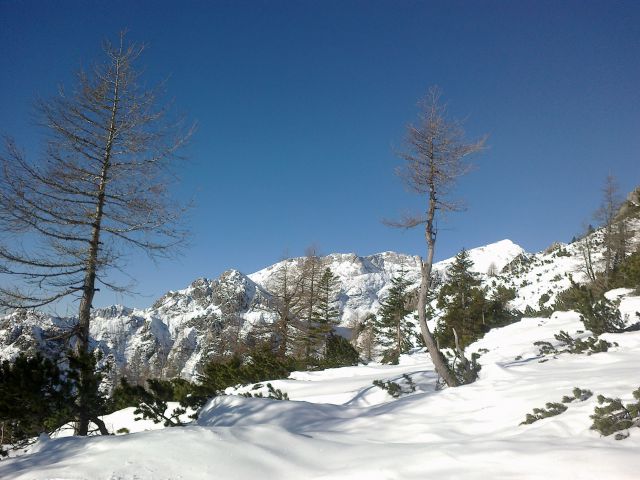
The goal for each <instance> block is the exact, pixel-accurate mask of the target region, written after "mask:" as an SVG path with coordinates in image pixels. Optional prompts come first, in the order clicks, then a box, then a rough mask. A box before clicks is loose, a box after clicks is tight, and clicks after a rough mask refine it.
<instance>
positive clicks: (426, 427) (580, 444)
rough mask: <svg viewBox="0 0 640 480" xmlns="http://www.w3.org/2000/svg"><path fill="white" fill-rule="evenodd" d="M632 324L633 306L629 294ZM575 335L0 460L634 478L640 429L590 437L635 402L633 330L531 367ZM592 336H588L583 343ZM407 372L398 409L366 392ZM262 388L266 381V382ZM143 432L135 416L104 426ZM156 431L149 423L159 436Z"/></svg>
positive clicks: (80, 473) (39, 466) (409, 361)
mask: <svg viewBox="0 0 640 480" xmlns="http://www.w3.org/2000/svg"><path fill="white" fill-rule="evenodd" d="M621 305H622V307H623V309H624V312H625V313H629V314H635V311H633V309H634V308H637V307H638V306H640V297H628V296H627V297H624V298H623V299H622V304H621ZM583 329H584V327H583V325H582V323H581V322H580V321H579V316H578V315H577V314H576V313H573V312H557V313H555V314H554V315H553V316H552V317H551V318H549V319H539V318H535V319H534V318H525V319H523V320H522V321H520V322H518V323H515V324H513V325H510V326H507V327H504V328H501V329H495V330H492V331H491V332H489V333H488V334H487V335H486V336H485V337H484V338H483V339H482V340H480V341H478V342H476V343H475V344H473V345H472V346H471V347H470V348H469V351H478V350H480V351H484V350H481V349H486V350H488V352H487V353H484V354H483V355H482V357H481V359H480V363H482V365H483V369H482V371H481V373H480V379H479V380H478V381H477V382H475V383H473V384H471V385H466V386H462V387H459V388H455V389H445V390H441V391H436V389H435V382H436V376H435V374H434V372H433V367H432V365H431V362H430V361H429V359H428V355H426V354H425V353H423V352H415V353H413V354H411V355H406V356H403V357H402V359H401V362H400V364H399V365H395V366H387V365H380V364H369V365H362V366H358V367H346V368H340V369H330V370H326V371H322V372H294V373H293V374H292V375H291V376H290V378H289V379H285V380H275V381H273V382H271V383H272V384H273V386H274V387H275V388H280V389H282V390H283V391H286V392H287V393H288V394H289V396H290V398H291V399H292V400H291V401H276V400H269V399H264V398H244V397H239V396H236V395H227V396H221V397H218V398H215V399H212V400H211V401H210V402H209V403H208V404H207V405H206V406H205V407H204V409H203V411H202V413H201V415H200V418H199V419H198V421H197V422H196V423H194V424H192V425H190V426H187V427H184V428H168V429H162V430H155V431H144V432H140V433H133V434H129V435H119V436H113V437H92V438H88V439H84V438H75V437H69V438H59V439H53V440H49V439H43V440H42V441H40V442H39V443H38V444H37V445H36V447H35V448H34V450H33V452H32V453H31V454H29V455H25V456H22V457H19V458H16V459H12V460H8V461H3V462H0V478H3V479H4V478H7V479H9V478H16V479H51V478H65V479H71V478H73V479H116V478H118V479H134V478H135V479H178V478H181V479H210V478H233V479H245V478H247V479H248V478H256V477H260V478H269V479H271V478H273V479H289V478H291V479H303V478H304V479H367V480H373V479H403V480H404V479H424V478H440V479H459V478H465V479H482V480H486V479H545V480H548V479H550V478H576V479H596V478H597V479H599V480H602V479H609V478H615V479H635V478H638V477H637V475H638V451H639V450H638V449H639V447H640V430H639V429H635V430H637V431H632V432H631V436H630V437H629V438H627V439H626V440H622V441H616V440H614V439H613V438H612V437H600V435H599V434H598V433H597V432H595V431H592V430H590V428H589V427H590V425H591V419H590V418H589V415H591V414H592V413H593V409H594V407H595V405H596V396H597V395H598V394H603V395H605V396H613V397H620V398H622V399H623V400H624V401H630V400H631V392H632V390H634V389H635V388H637V387H638V386H640V369H639V368H638V365H640V332H629V333H624V334H607V335H605V336H604V337H603V338H605V339H607V340H608V341H610V342H614V341H615V342H617V343H618V344H619V346H618V347H613V348H611V349H610V350H609V351H608V352H605V353H597V354H593V355H590V356H587V355H572V354H568V353H564V354H560V355H557V356H555V357H553V356H549V357H546V358H545V360H546V361H544V362H540V360H542V359H541V358H540V357H539V356H538V348H537V347H535V346H534V345H533V342H534V341H537V340H545V341H550V342H551V343H557V342H556V341H555V339H554V338H553V335H554V334H555V333H558V332H559V331H560V330H565V331H568V332H569V333H570V334H572V335H576V334H577V332H578V331H581V330H583ZM578 335H582V336H587V335H588V332H586V333H582V334H578ZM405 373H406V374H409V375H410V376H411V378H412V379H413V380H414V381H415V383H416V385H417V389H416V392H415V393H413V394H409V395H406V396H403V397H401V398H399V399H393V398H392V397H391V396H390V395H388V394H387V393H386V392H384V391H382V390H381V389H379V388H377V387H374V386H373V385H372V381H373V380H375V379H380V380H398V379H400V378H401V377H402V374H405ZM265 384H266V382H265ZM574 387H580V388H583V389H584V388H587V389H590V390H592V391H593V393H594V396H593V397H591V398H589V399H588V400H586V401H584V402H573V403H571V404H568V410H567V411H566V412H564V413H562V414H561V415H559V416H555V417H551V418H546V419H543V420H540V421H538V422H536V423H534V424H531V425H522V426H520V425H519V423H520V422H522V421H523V420H524V418H525V415H526V414H527V413H530V412H531V411H532V409H533V408H535V407H544V406H545V403H547V402H559V401H560V400H561V398H562V397H563V396H564V395H571V391H572V389H573V388H574ZM106 420H107V421H108V422H109V424H110V425H113V427H114V428H116V427H117V428H121V427H123V426H124V427H128V428H130V429H131V430H132V431H135V429H139V428H140V425H139V424H136V422H132V421H131V415H130V412H127V411H121V412H116V414H113V415H112V416H109V417H107V418H106ZM156 428H157V426H156Z"/></svg>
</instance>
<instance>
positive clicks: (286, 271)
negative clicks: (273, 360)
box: [268, 259, 305, 357]
mask: <svg viewBox="0 0 640 480" xmlns="http://www.w3.org/2000/svg"><path fill="white" fill-rule="evenodd" d="M268 288H269V292H270V293H271V295H272V298H273V308H274V310H275V312H276V319H275V321H274V322H273V324H271V325H269V326H268V328H269V330H271V333H272V334H273V336H274V337H275V340H276V342H277V345H278V354H279V355H280V356H283V357H284V356H285V355H287V354H288V353H289V351H290V350H291V348H292V346H293V343H294V340H295V336H296V332H297V331H298V330H300V328H301V322H300V316H301V313H302V312H303V311H304V307H305V305H304V302H303V300H302V298H303V297H302V291H303V277H302V275H301V274H300V269H299V266H298V265H295V261H294V260H291V259H286V260H284V261H282V262H281V263H280V265H279V267H278V269H277V270H276V272H275V273H274V276H273V281H272V283H270V284H269V286H268Z"/></svg>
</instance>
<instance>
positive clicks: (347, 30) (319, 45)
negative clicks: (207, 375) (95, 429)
mask: <svg viewBox="0 0 640 480" xmlns="http://www.w3.org/2000/svg"><path fill="white" fill-rule="evenodd" d="M125 27H126V28H128V29H129V31H130V34H129V38H130V39H131V40H133V41H143V42H146V43H147V44H148V45H149V49H148V51H147V52H146V54H145V56H144V57H143V61H142V63H143V64H144V65H145V66H146V69H147V79H148V80H149V81H150V82H151V83H152V82H154V81H155V80H157V79H160V78H163V77H165V76H170V80H169V86H168V89H169V92H170V95H171V97H173V98H174V99H175V103H176V105H178V106H179V108H180V109H181V111H184V112H186V113H187V114H188V115H189V116H190V117H191V118H193V119H195V120H197V121H198V123H199V129H198V132H197V134H196V136H195V138H194V140H193V143H192V145H191V147H190V148H189V152H188V153H189V156H190V158H191V160H190V162H189V163H187V164H186V165H185V166H184V169H183V170H182V172H181V177H182V183H181V188H180V190H179V191H178V192H177V195H178V196H179V197H182V198H186V197H187V196H189V195H191V194H193V193H195V200H196V207H195V208H194V209H193V210H192V212H191V215H190V217H191V218H190V224H191V227H192V232H193V235H192V240H191V243H192V245H191V247H190V248H189V249H188V250H186V251H185V252H184V254H183V255H182V256H181V257H180V258H178V259H177V260H173V261H163V262H162V263H160V264H158V265H154V264H153V263H151V262H149V261H148V260H146V258H145V257H143V256H135V255H134V256H132V258H131V259H130V262H129V264H128V265H127V269H128V271H129V272H130V274H131V275H132V276H133V277H135V278H136V279H138V286H137V290H138V291H139V292H140V294H141V295H134V296H130V297H124V298H123V297H121V296H115V295H110V294H108V293H107V292H100V294H99V296H98V298H96V305H97V306H102V305H106V304H111V303H114V302H120V303H125V304H128V305H132V306H146V305H149V304H150V303H152V301H153V300H154V299H155V298H156V297H157V296H159V295H160V294H162V293H163V292H165V291H167V290H169V289H178V288H183V287H184V286H186V285H187V284H188V283H190V282H191V281H192V280H193V279H195V278H196V277H199V276H207V277H215V276H217V275H219V274H220V273H221V272H222V271H224V270H225V269H228V268H237V269H239V270H241V271H243V272H245V273H251V272H253V271H256V270H258V269H260V268H262V267H264V266H267V265H269V264H271V263H274V262H276V261H278V260H279V259H280V258H281V257H282V255H283V254H284V253H285V252H288V253H289V254H290V255H293V256H295V255H301V254H303V252H304V250H305V248H306V247H307V246H308V245H310V244H315V245H317V246H318V247H319V249H320V251H321V252H323V253H331V252H356V253H358V254H360V255H367V254H371V253H376V252H379V251H384V250H395V251H399V252H405V253H410V254H421V253H422V252H423V250H424V242H423V235H422V233H421V232H419V231H408V232H402V231H397V230H390V229H388V228H387V227H384V226H383V225H382V224H381V223H380V220H381V219H382V218H383V217H392V216H394V215H395V214H397V213H400V212H402V211H405V210H412V209H417V208H420V206H421V205H422V199H420V198H418V197H415V196H412V195H411V194H409V193H407V192H405V191H404V189H403V187H402V185H401V183H400V181H399V180H398V179H397V178H395V177H394V175H393V171H394V168H395V167H396V166H397V165H399V163H400V160H399V159H398V158H397V157H396V156H395V154H394V151H396V150H398V149H399V148H401V145H402V139H403V135H404V129H405V125H406V123H408V122H410V121H412V120H413V119H414V118H415V115H416V112H417V110H416V101H417V100H418V99H419V97H421V96H422V95H423V94H424V92H425V91H426V89H427V88H428V86H429V85H433V84H438V85H439V86H440V87H441V88H442V89H443V90H444V94H445V97H446V99H447V100H448V102H449V105H450V110H451V112H452V113H454V114H455V115H457V116H461V117H462V116H467V117H468V120H467V132H468V134H469V136H470V137H475V136H479V135H481V134H483V133H487V134H489V136H490V138H489V145H490V149H489V150H488V151H486V152H485V153H484V154H483V155H482V156H480V157H479V158H478V159H477V162H476V163H477V166H478V168H477V170H476V171H474V172H473V173H471V174H470V175H468V176H467V177H466V178H465V179H464V180H463V181H461V182H460V185H459V189H458V190H459V195H460V197H461V198H463V199H464V200H465V201H466V202H467V204H468V210H467V211H466V212H464V213H458V214H455V216H452V217H450V219H449V220H448V221H447V222H446V223H444V224H441V234H440V236H439V239H438V247H437V257H438V259H442V258H446V257H449V256H451V255H454V254H455V253H456V252H457V251H459V250H460V249H461V248H462V247H467V248H471V247H475V246H479V245H483V244H486V243H491V242H494V241H497V240H500V239H503V238H510V239H512V240H513V241H514V242H516V243H518V244H520V245H522V246H523V247H524V248H525V249H527V250H529V251H537V250H541V249H543V248H545V247H546V246H547V245H549V244H550V243H551V242H553V241H555V240H561V241H568V240H570V239H571V237H572V236H573V235H574V234H577V233H579V231H580V229H581V225H582V223H583V222H587V223H588V222H590V221H591V218H590V214H591V212H592V211H593V210H594V209H595V208H596V207H597V205H598V203H599V198H600V192H599V189H600V187H601V185H602V183H603V180H604V177H605V176H606V175H607V174H608V173H611V174H613V175H615V176H617V177H618V179H619V181H620V186H621V189H622V190H623V191H625V192H626V191H628V190H631V189H632V188H633V187H634V186H636V185H637V184H639V183H640V155H639V154H640V2H638V1H612V0H607V1H602V2H594V1H578V2H570V1H565V2H562V1H557V0H554V1H535V2H534V1H471V0H469V1H441V2H418V1H390V0H389V1H348V0H341V1H295V2H294V1H287V2H281V1H252V2H245V1H228V2H217V1H210V2H207V1H199V2H195V1H180V2H178V1H175V2H166V1H165V2H163V1H116V0H111V1H87V0H84V1H64V0H61V1H55V2H45V1H17V0H0V92H2V108H1V109H0V133H2V134H10V135H13V136H14V137H16V138H17V140H18V142H19V143H20V144H22V145H23V146H25V147H26V148H27V150H28V151H29V152H32V151H34V152H35V151H37V150H36V147H37V139H38V136H37V131H36V130H35V127H33V126H32V124H31V120H30V114H31V105H32V102H33V99H34V98H35V96H36V95H41V96H44V97H48V96H50V95H53V94H55V91H56V87H57V85H58V84H60V83H63V84H67V85H68V84H69V82H70V80H71V75H72V73H73V72H74V70H76V69H77V68H78V67H79V66H81V65H87V64H89V63H91V61H92V60H93V59H95V58H98V57H99V55H100V43H101V41H102V40H103V39H104V38H112V39H113V38H115V36H116V35H117V32H118V31H119V30H121V29H122V28H125Z"/></svg>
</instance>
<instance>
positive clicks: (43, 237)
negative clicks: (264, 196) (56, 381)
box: [0, 34, 192, 435]
mask: <svg viewBox="0 0 640 480" xmlns="http://www.w3.org/2000/svg"><path fill="white" fill-rule="evenodd" d="M124 37H125V35H124V34H121V35H120V41H119V43H118V44H116V45H113V44H110V43H108V42H105V45H104V53H105V56H106V58H105V60H104V61H103V62H102V63H99V64H96V65H95V66H93V67H92V68H91V69H90V70H89V71H84V70H81V71H79V72H78V74H77V77H76V83H75V87H74V89H73V90H72V91H71V92H69V93H67V92H66V91H64V90H63V89H60V91H59V95H58V96H56V97H55V98H53V99H51V100H46V101H45V100H40V101H38V102H37V103H36V110H37V113H38V118H39V120H40V125H41V126H42V127H44V129H45V131H46V132H47V137H46V145H45V148H44V149H43V154H42V157H41V158H40V159H39V161H38V162H31V161H28V160H27V159H26V157H25V155H24V154H23V152H22V151H21V150H20V149H19V148H17V147H16V145H15V143H14V142H13V141H11V140H8V141H7V148H6V152H5V153H4V154H3V155H1V156H0V229H1V231H2V238H1V240H0V269H1V270H0V273H2V274H3V275H2V280H3V285H2V286H0V305H1V306H3V307H4V308H9V309H12V308H35V307H41V306H43V305H47V304H51V303H52V302H55V301H57V300H59V299H61V298H63V297H67V296H73V297H76V298H77V300H79V309H78V323H77V327H76V329H75V331H74V332H73V336H74V337H75V339H76V340H75V347H74V348H75V354H76V356H77V357H78V358H85V359H87V358H89V356H90V353H91V352H90V345H89V324H90V320H91V308H92V302H93V298H94V294H95V292H96V291H97V290H98V289H99V288H98V286H99V285H102V286H105V287H107V288H111V289H115V290H118V291H122V289H123V288H124V287H123V286H121V285H120V286H119V285H115V284H114V283H113V282H112V281H111V280H110V279H109V278H108V277H107V274H108V272H109V271H110V270H112V269H114V268H116V269H122V267H123V256H124V255H126V254H127V252H128V251H129V250H130V247H137V248H139V249H140V250H142V251H144V252H146V253H147V254H149V255H150V256H152V257H153V256H158V255H160V256H162V255H166V254H168V253H169V252H171V251H172V250H171V249H172V247H174V246H176V245H178V244H180V243H181V242H182V241H183V239H184V238H185V233H186V232H185V230H184V228H183V226H182V222H181V220H182V218H183V215H182V214H183V212H184V209H183V208H182V207H180V206H178V204H177V203H176V202H172V201H170V200H169V197H168V192H167V189H168V187H169V186H170V184H171V183H172V182H173V180H174V176H173V175H172V173H171V168H170V166H171V164H172V163H173V161H174V160H176V159H177V158H179V157H178V155H177V152H178V149H179V148H180V147H182V146H183V145H184V143H185V142H186V141H187V139H188V137H189V136H190V134H191V131H192V129H185V128H182V127H183V122H182V121H180V120H179V119H178V120H175V119H173V116H172V115H170V114H169V111H168V109H167V108H166V107H164V106H161V105H158V103H159V101H160V95H161V94H162V89H161V88H154V89H147V88H145V87H144V85H143V84H142V83H141V78H140V73H139V72H138V71H137V70H136V68H135V63H136V61H137V60H138V58H139V56H140V54H141V53H142V52H143V50H144V47H143V46H141V45H136V44H127V42H126V41H125V38H124ZM21 235H24V236H25V237H26V240H25V242H24V243H21V242H22V241H23V240H22V238H21ZM81 364H82V365H85V366H84V367H82V368H80V371H79V387H78V400H77V404H78V405H77V407H78V408H77V411H78V414H77V415H78V419H77V427H76V433H77V434H79V435H86V434H87V430H88V425H89V421H90V420H97V419H95V418H90V417H91V416H92V414H91V412H90V408H89V402H90V396H91V395H92V392H91V391H90V390H91V388H97V387H95V386H93V387H92V386H91V385H93V384H94V383H95V382H91V381H90V380H89V379H90V377H91V376H92V375H93V367H91V366H90V365H89V364H90V362H81ZM94 393H95V392H94Z"/></svg>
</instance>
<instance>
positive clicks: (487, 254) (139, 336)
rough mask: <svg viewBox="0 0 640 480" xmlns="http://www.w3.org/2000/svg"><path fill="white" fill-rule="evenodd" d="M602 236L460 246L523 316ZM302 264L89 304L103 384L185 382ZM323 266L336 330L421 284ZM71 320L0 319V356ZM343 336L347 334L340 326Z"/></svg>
mask: <svg viewBox="0 0 640 480" xmlns="http://www.w3.org/2000/svg"><path fill="white" fill-rule="evenodd" d="M634 199H635V200H634ZM637 200H638V198H637V195H636V197H630V201H629V202H627V205H628V210H627V212H626V213H624V216H625V218H626V221H627V225H628V229H629V232H630V236H631V239H632V241H631V245H630V248H635V245H637V244H638V243H640V235H639V234H638V232H639V231H640V220H638V215H637V211H638V209H639V208H640V206H639V205H638V204H637ZM634 201H635V202H636V203H634ZM629 212H631V213H632V214H630V213H629ZM602 236H603V232H602V231H601V230H597V231H595V232H593V233H591V234H590V235H588V236H587V237H585V238H583V239H581V240H578V241H576V242H574V243H572V244H569V245H567V244H560V243H556V244H553V245H552V246H551V247H549V248H548V249H546V250H545V251H543V252H539V253H536V254H530V253H527V252H525V251H524V249H522V248H521V247H520V246H518V245H516V244H515V243H513V242H511V241H510V240H502V241H499V242H496V243H493V244H490V245H486V246H483V247H478V248H473V249H471V250H469V251H468V252H469V256H470V258H471V260H472V261H473V262H474V270H475V271H476V272H477V273H478V276H479V277H480V279H481V281H482V284H483V286H485V287H486V288H488V289H489V290H493V289H496V288H498V287H500V286H504V287H507V288H513V289H514V290H515V291H516V298H515V299H514V300H513V301H512V302H511V308H513V309H517V310H520V311H521V312H524V311H525V310H526V309H527V308H528V307H529V308H533V309H536V310H537V309H539V308H542V307H549V306H551V305H552V304H553V302H554V300H555V298H556V296H557V295H558V293H560V292H561V291H562V290H564V289H566V288H568V287H569V286H570V284H571V279H573V280H574V281H577V282H581V281H584V280H585V279H586V277H585V274H584V271H583V270H584V269H583V265H584V259H583V254H584V250H585V245H587V244H588V245H590V246H592V257H593V261H594V265H595V267H596V269H597V268H600V267H599V265H600V264H601V259H602V255H603V246H602V244H603V241H602ZM302 261H303V259H301V258H295V259H288V260H284V261H283V262H279V263H276V264H274V265H271V266H269V267H267V268H264V269H262V270H260V271H258V272H255V273H253V274H250V275H244V274H242V273H240V272H238V271H237V270H228V271H226V272H224V273H223V274H222V275H221V276H220V277H219V278H217V279H213V280H212V279H207V278H199V279H197V280H195V281H194V282H193V283H191V284H190V285H189V286H187V287H186V288H185V289H183V290H178V291H170V292H167V293H166V294H165V295H163V296H162V297H160V298H159V299H158V300H157V301H156V302H154V304H153V305H152V306H150V307H148V308H146V309H131V308H127V307H124V306H121V305H115V306H112V307H109V308H102V309H96V310H95V311H94V312H93V319H92V322H91V339H92V345H93V348H95V349H98V350H100V351H102V352H103V353H104V360H103V361H105V362H110V363H111V364H112V365H113V367H114V368H113V369H112V371H111V380H115V379H116V377H117V376H119V375H126V376H127V377H129V378H130V379H131V380H132V381H143V380H144V379H146V378H149V377H161V378H172V377H175V376H180V377H183V378H186V379H193V378H194V377H196V376H197V374H198V372H199V369H200V368H201V366H202V365H203V363H204V362H206V361H207V360H208V359H210V358H211V357H212V356H215V355H222V354H224V353H225V352H230V351H232V350H233V347H234V345H235V344H237V342H238V340H239V339H241V338H243V337H244V336H245V335H246V334H247V333H248V332H249V331H250V330H251V329H252V327H253V326H256V325H260V324H265V323H269V322H272V321H273V320H274V318H275V313H274V308H273V307H274V298H273V296H272V294H271V293H270V290H271V289H272V288H273V286H274V283H275V282H276V273H277V272H278V270H279V269H280V268H281V267H282V266H283V264H284V262H288V263H289V265H288V266H289V267H291V269H292V270H296V269H299V268H301V265H302ZM452 261H453V259H446V260H443V261H441V262H438V263H436V264H434V269H433V271H434V276H435V278H436V279H440V280H443V279H446V272H447V267H448V266H449V265H450V264H451V262H452ZM322 262H323V265H324V266H326V267H329V268H330V269H331V270H332V271H333V273H334V274H335V275H336V276H337V277H338V279H339V285H340V294H339V298H338V303H339V308H340V315H341V317H340V319H341V320H340V325H341V326H342V327H349V326H350V325H353V322H355V321H356V320H357V319H358V318H364V317H365V316H366V315H367V314H369V313H374V314H375V313H376V312H377V311H378V309H379V308H380V303H381V301H383V300H384V298H385V296H386V294H387V291H388V289H389V288H390V285H391V279H392V278H393V277H394V276H395V275H398V274H399V272H401V271H404V272H405V275H406V278H407V279H408V280H409V281H410V282H411V283H412V288H417V287H418V285H419V283H420V258H419V257H416V256H410V255H404V254H401V253H395V252H383V253H378V254H375V255H369V256H365V257H361V256H358V255H356V254H353V253H351V254H331V255H328V256H326V257H323V258H322ZM435 283H436V284H437V283H438V282H435ZM436 288H437V287H436ZM436 314H437V312H436ZM436 319H437V315H436ZM434 322H435V320H434ZM73 325H74V321H73V319H71V318H59V317H55V316H50V315H45V314H43V313H41V312H35V311H29V312H24V311H22V312H15V313H13V314H11V315H7V316H4V317H1V318H0V359H12V358H15V357H16V356H17V355H18V354H19V353H20V352H27V353H33V352H35V351H36V350H39V351H43V352H44V353H45V354H50V355H53V354H54V353H55V352H57V351H61V350H62V349H64V348H65V347H68V341H69V337H70V332H71V329H72V328H73ZM345 332H348V330H345V329H342V330H341V333H345Z"/></svg>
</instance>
